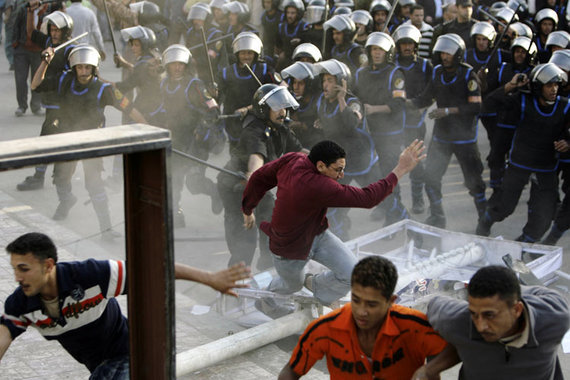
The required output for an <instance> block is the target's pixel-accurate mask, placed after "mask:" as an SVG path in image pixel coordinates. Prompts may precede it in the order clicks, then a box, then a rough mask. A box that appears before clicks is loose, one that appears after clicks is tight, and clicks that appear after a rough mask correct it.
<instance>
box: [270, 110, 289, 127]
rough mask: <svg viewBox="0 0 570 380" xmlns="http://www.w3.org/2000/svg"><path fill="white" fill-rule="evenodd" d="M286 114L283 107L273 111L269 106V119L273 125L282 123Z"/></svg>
mask: <svg viewBox="0 0 570 380" xmlns="http://www.w3.org/2000/svg"><path fill="white" fill-rule="evenodd" d="M286 116H287V111H286V110H285V108H281V109H278V110H277V111H273V110H272V109H271V108H269V121H271V122H272V123H273V124H275V125H280V124H283V122H284V121H285V117H286Z"/></svg>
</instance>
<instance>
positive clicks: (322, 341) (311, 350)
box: [279, 256, 447, 380]
mask: <svg viewBox="0 0 570 380" xmlns="http://www.w3.org/2000/svg"><path fill="white" fill-rule="evenodd" d="M397 281H398V272H397V271H396V267H395V266H394V264H392V262H390V261H389V260H387V259H385V258H383V257H381V256H370V257H367V258H365V259H363V260H361V261H360V262H359V263H358V264H356V266H355V267H354V270H353V271H352V277H351V293H352V301H351V302H350V303H349V304H347V305H345V306H344V307H342V308H340V309H337V310H334V311H333V312H331V313H329V314H327V315H325V316H323V317H321V318H319V319H317V320H315V321H313V322H311V323H310V324H309V326H307V329H306V330H305V332H304V333H303V335H301V337H300V338H299V342H298V343H297V346H296V347H295V350H294V351H293V355H291V359H290V360H289V363H287V364H286V365H285V367H283V369H282V370H281V373H280V374H279V380H288V379H299V378H300V377H301V376H302V375H304V374H306V373H307V372H309V370H310V369H311V367H312V366H313V365H314V364H315V363H316V362H317V361H318V360H320V359H321V358H322V357H323V356H324V355H326V356H327V367H328V370H329V374H330V378H331V379H332V380H334V379H343V380H346V379H410V378H411V377H412V375H413V373H414V371H416V369H418V368H419V367H421V366H422V365H423V364H424V363H425V360H426V358H427V357H430V356H434V355H436V354H438V353H439V352H441V351H442V350H443V349H444V348H445V346H446V345H447V343H446V342H445V341H444V340H443V338H441V337H440V336H439V335H438V334H437V333H436V332H435V331H434V330H433V328H432V327H431V325H430V324H429V322H428V320H427V318H426V316H425V315H424V314H423V313H421V312H419V311H417V310H414V309H410V308H408V307H404V306H400V305H395V304H394V301H395V300H396V298H397V296H396V295H395V294H393V292H394V288H395V286H396V282H397Z"/></svg>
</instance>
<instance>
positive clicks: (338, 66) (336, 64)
mask: <svg viewBox="0 0 570 380" xmlns="http://www.w3.org/2000/svg"><path fill="white" fill-rule="evenodd" d="M313 67H314V68H315V72H316V73H317V74H320V75H323V74H329V75H332V76H334V77H335V78H336V81H337V83H340V82H341V80H342V79H344V80H346V81H347V82H349V81H350V69H349V68H348V66H347V65H346V64H345V63H343V62H341V61H337V60H336V59H329V60H326V61H321V62H318V63H315V64H314V65H313Z"/></svg>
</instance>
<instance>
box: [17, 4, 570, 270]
mask: <svg viewBox="0 0 570 380" xmlns="http://www.w3.org/2000/svg"><path fill="white" fill-rule="evenodd" d="M418 2H420V0H418ZM108 3H109V5H111V6H112V7H111V13H112V16H113V17H115V19H116V21H117V22H120V23H121V26H123V28H122V29H121V36H122V38H123V40H124V42H125V49H124V51H123V52H122V53H120V52H115V55H114V59H115V62H116V64H117V66H120V67H123V69H124V79H123V80H122V81H120V82H117V83H108V82H106V81H105V80H104V79H102V78H104V75H102V76H99V75H98V67H99V62H100V55H99V52H98V51H97V50H96V49H95V48H93V47H90V46H85V45H74V44H73V43H72V44H70V45H68V46H66V47H65V48H64V49H57V47H58V46H59V45H61V44H63V43H65V42H66V41H68V40H69V39H70V38H71V31H72V29H73V22H72V20H71V19H70V17H69V16H68V15H67V14H66V13H65V9H64V8H59V9H58V8H57V7H53V6H52V5H50V8H53V9H51V11H50V12H45V14H44V16H43V21H44V24H45V25H46V26H47V28H46V29H45V30H44V32H42V31H41V29H36V28H35V27H34V23H32V22H31V21H30V22H28V24H27V31H28V35H29V36H30V39H31V41H32V42H34V43H35V44H37V45H38V46H40V47H41V48H42V49H45V50H44V51H43V52H42V53H41V54H42V64H41V65H40V67H39V69H38V71H37V72H36V73H35V75H34V79H33V80H32V88H34V90H35V91H36V92H40V93H42V94H43V103H44V105H45V108H46V115H45V121H44V124H43V126H42V132H41V133H42V135H46V134H53V133H61V132H68V131H71V130H81V129H89V128H98V127H102V126H104V124H105V119H104V115H103V109H104V107H105V106H107V105H112V106H114V107H116V108H117V109H119V110H121V111H123V112H124V113H125V114H126V115H128V117H127V122H145V123H148V124H152V125H156V126H161V127H165V128H168V129H169V130H170V131H171V133H172V141H173V148H174V149H175V150H176V151H177V152H181V153H183V154H185V155H186V156H188V155H190V156H192V157H195V158H199V159H202V160H207V159H208V156H209V155H210V154H211V153H219V152H220V151H221V150H222V149H224V147H225V144H226V143H228V145H229V149H230V160H229V162H228V163H227V165H226V166H225V169H227V170H226V171H224V172H220V174H219V175H218V177H217V183H216V182H214V181H212V180H211V179H209V178H208V177H206V176H205V175H204V172H205V166H203V165H201V164H199V163H196V162H193V161H190V160H188V158H187V157H186V158H185V157H183V156H182V155H178V154H174V155H173V158H172V167H173V169H172V182H173V183H172V185H173V191H172V193H173V198H174V199H173V205H174V207H175V212H174V224H175V226H176V227H181V226H184V224H185V221H184V214H183V211H182V209H181V208H180V207H179V204H180V197H181V193H182V191H183V188H184V186H186V187H187V188H188V190H189V191H190V192H191V193H192V194H207V195H208V196H210V197H211V199H212V212H214V213H216V214H219V213H220V212H222V210H224V226H225V233H226V240H227V244H228V247H229V250H230V253H231V256H232V258H231V260H230V264H232V263H235V262H239V261H245V262H246V263H251V261H252V259H253V254H254V251H255V248H256V246H257V244H258V240H259V248H260V251H261V259H260V261H259V263H258V268H259V269H263V268H265V267H268V266H271V258H270V256H271V255H270V254H269V248H268V243H267V237H266V236H265V235H264V234H259V233H258V232H257V231H256V230H255V229H253V230H244V228H243V225H242V223H243V221H242V218H243V217H242V212H241V209H240V207H241V196H242V192H243V189H244V185H245V183H246V181H247V179H248V178H249V176H250V175H251V173H252V172H253V171H255V170H256V169H257V168H259V167H261V166H262V165H263V164H264V163H267V162H269V161H272V160H274V159H276V158H278V157H279V156H281V155H283V154H285V153H287V152H292V151H307V150H308V149H310V148H311V147H312V146H313V145H314V144H315V143H316V142H318V141H320V140H323V139H327V140H333V141H336V142H338V143H340V144H342V146H343V147H344V148H345V150H346V153H347V167H346V170H345V173H344V178H343V179H342V180H341V182H342V183H346V184H348V183H350V182H351V181H353V180H354V181H356V182H357V183H358V184H359V185H361V186H365V185H368V184H370V183H372V182H374V181H376V180H377V179H379V178H382V177H383V176H386V175H387V174H388V173H389V171H390V170H391V169H392V168H393V167H394V166H395V165H396V163H397V161H398V157H399V154H400V151H401V148H402V147H403V146H405V145H407V144H409V143H410V142H411V141H413V140H414V139H420V140H421V139H424V137H425V135H426V118H430V119H433V120H434V129H433V135H432V139H431V141H430V142H429V151H428V158H427V160H426V162H425V165H424V164H422V165H419V166H418V167H417V168H416V169H415V170H414V171H413V172H412V173H411V185H412V188H411V190H412V191H411V193H412V206H411V208H410V211H411V212H412V213H414V214H421V213H423V212H425V211H426V210H425V209H426V205H425V204H424V193H425V195H426V196H427V199H428V201H429V204H428V207H427V210H428V212H429V216H428V217H427V220H426V223H428V224H430V225H433V226H436V227H441V228H445V227H446V217H445V213H444V209H443V194H442V177H443V175H444V174H445V171H446V169H447V167H448V165H449V162H450V160H451V157H452V155H454V156H455V158H456V159H457V161H458V162H459V165H460V167H461V170H462V173H463V176H464V183H465V186H466V187H467V189H468V190H469V194H470V195H471V196H472V197H473V201H474V205H475V210H476V211H477V214H475V213H474V214H473V215H474V216H473V217H474V218H475V215H477V218H478V225H477V233H478V234H481V235H489V234H490V232H491V226H492V224H493V223H495V222H498V221H501V220H503V219H504V218H506V217H507V216H508V215H510V214H511V213H512V212H513V210H514V208H515V207H516V205H517V203H518V200H519V197H520V194H521V192H522V189H523V188H524V186H525V185H526V184H527V183H528V182H529V181H530V183H531V192H530V201H529V211H528V221H527V224H526V225H525V227H524V229H523V233H522V234H521V236H520V237H519V238H518V240H520V241H526V242H536V241H540V240H541V239H543V235H547V236H546V237H545V238H544V239H543V242H545V243H548V244H554V243H556V241H557V240H558V239H559V238H560V237H561V236H562V234H563V233H564V231H565V230H567V229H568V228H570V198H569V197H566V196H565V195H566V192H567V191H568V189H569V188H570V181H568V180H567V179H568V176H569V175H570V170H568V165H569V164H570V158H568V156H567V155H565V154H564V152H566V151H567V150H568V143H567V142H566V141H567V139H568V138H570V136H568V130H567V123H568V118H569V116H568V110H569V109H570V104H569V103H568V100H567V98H566V97H565V96H566V95H567V93H568V91H570V85H568V80H567V75H568V71H570V50H568V48H570V34H569V33H568V32H567V31H566V30H567V29H569V22H568V20H567V15H566V8H565V3H564V2H560V3H559V2H558V1H557V0H547V1H538V0H537V1H536V3H532V4H527V3H526V2H525V1H524V0H509V2H508V3H505V2H501V1H498V2H488V1H480V2H479V3H477V4H474V3H472V0H456V3H446V2H444V3H441V1H439V0H435V1H431V0H424V1H421V2H420V3H419V4H418V3H416V1H414V0H400V1H397V0H395V1H394V5H393V4H391V3H390V2H388V1H387V0H373V1H371V2H369V1H366V0H336V1H334V2H332V1H327V0H310V1H309V2H308V3H305V2H303V1H302V0H281V1H279V0H261V3H260V4H255V6H256V7H257V6H260V7H263V13H262V15H261V21H260V24H261V27H260V30H258V29H257V28H256V27H255V26H253V25H252V24H250V23H249V22H250V21H251V20H250V14H251V12H250V7H249V6H248V5H247V4H246V3H242V2H239V1H228V0H211V1H210V3H209V4H208V3H203V2H197V3H193V2H187V3H186V4H179V9H178V8H176V7H175V6H173V5H172V4H173V3H174V2H166V3H164V4H163V3H160V4H157V3H153V2H150V1H142V2H137V3H132V4H130V6H127V5H125V4H124V2H118V1H117V2H115V1H109V2H108ZM30 5H31V6H28V7H27V9H26V8H25V6H24V5H23V6H22V8H23V9H24V11H23V12H28V19H33V16H30V15H33V12H34V9H37V7H39V6H40V4H39V2H38V1H33V2H31V3H30ZM44 7H45V5H44ZM161 7H162V8H161ZM434 9H435V10H434ZM166 11H168V12H166ZM428 13H429V15H428ZM438 14H442V16H443V18H442V19H439V18H437V17H436V16H438ZM430 24H431V25H430ZM38 25H39V23H38ZM286 88H288V91H286V90H285V89H286ZM133 90H134V93H135V96H134V100H132V101H130V100H129V98H128V97H127V96H125V95H124V94H126V93H129V92H131V91H133ZM434 102H435V104H436V105H435V108H433V109H431V111H429V112H428V111H427V109H428V108H429V107H430V106H431V105H432V104H433V103H434ZM78 107H80V109H82V110H85V112H81V113H78V112H76V111H77V109H79V108H78ZM270 109H273V110H275V109H282V110H286V111H287V112H286V113H285V112H283V113H277V114H274V113H270V112H269V110H270ZM479 121H480V122H481V124H482V125H483V126H484V127H485V129H486V130H487V136H488V138H489V141H490V147H491V149H490V153H489V155H488V157H487V164H488V166H489V169H490V173H491V174H490V187H491V189H492V196H491V197H490V198H489V199H487V198H486V194H485V188H486V185H485V182H484V181H483V178H482V172H483V168H484V165H483V162H482V159H481V156H480V153H479V150H478V146H477V138H478V125H479ZM74 170H75V164H65V165H58V166H56V169H55V173H54V183H55V184H56V188H57V192H58V196H59V200H60V204H59V206H58V208H57V210H56V212H55V214H54V219H59V220H61V219H64V218H65V217H67V215H68V213H69V211H70V210H71V208H72V207H73V205H74V204H75V203H76V201H77V198H76V197H75V196H74V195H73V193H72V189H71V181H70V178H71V175H72V174H73V171H74ZM84 170H85V174H86V188H87V189H88V191H89V194H90V196H91V200H92V203H93V206H94V208H95V211H96V212H97V215H98V217H99V221H100V224H101V230H102V231H103V232H105V233H106V234H107V235H110V237H113V236H114V234H113V233H112V230H111V229H110V226H111V224H110V221H109V213H108V205H107V198H106V194H105V187H104V186H103V181H102V180H101V171H102V165H101V162H100V161H97V160H94V162H89V163H87V164H86V163H84ZM45 171H46V170H45V167H40V168H37V169H36V173H35V174H34V175H33V176H30V177H27V178H26V179H25V181H24V182H22V183H20V184H18V189H19V190H35V189H39V188H41V187H42V186H43V183H44V175H45ZM559 177H561V178H562V198H563V199H561V200H560V195H559V191H558V187H559V184H558V182H559V181H558V179H559ZM291 191H294V190H291ZM567 198H568V199H567ZM273 202H274V199H273V197H272V195H271V194H267V195H266V196H265V197H264V199H263V201H262V202H261V204H260V205H259V206H258V208H257V211H256V213H257V218H256V219H257V221H258V222H260V221H262V220H269V218H270V215H271V211H272V208H273ZM347 212H348V209H346V208H339V209H332V210H329V213H328V218H329V221H330V224H331V230H332V231H333V232H334V233H335V234H337V235H338V236H339V237H341V238H343V239H346V238H347V237H348V236H349V235H348V234H349V229H350V219H349V218H348V217H347ZM371 217H372V218H373V219H374V220H385V224H386V225H388V224H391V223H394V222H396V221H398V220H401V219H404V218H408V217H409V214H408V210H407V208H406V207H405V206H404V203H403V202H402V199H401V196H400V189H399V188H396V189H395V191H394V192H393V194H392V195H391V196H390V197H389V198H387V199H386V200H385V201H384V202H382V203H381V205H380V206H378V207H377V208H375V209H374V210H372V213H371ZM550 226H552V227H551V230H550V233H549V234H546V232H547V231H548V229H549V228H550Z"/></svg>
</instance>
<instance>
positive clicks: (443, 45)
mask: <svg viewBox="0 0 570 380" xmlns="http://www.w3.org/2000/svg"><path fill="white" fill-rule="evenodd" d="M444 36H445V35H444ZM444 36H441V37H440V38H438V39H437V41H436V42H435V45H434V46H433V51H434V52H438V53H447V54H451V55H454V54H455V53H456V52H457V49H459V46H458V45H457V42H455V41H453V40H451V39H448V38H442V37H444Z"/></svg>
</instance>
